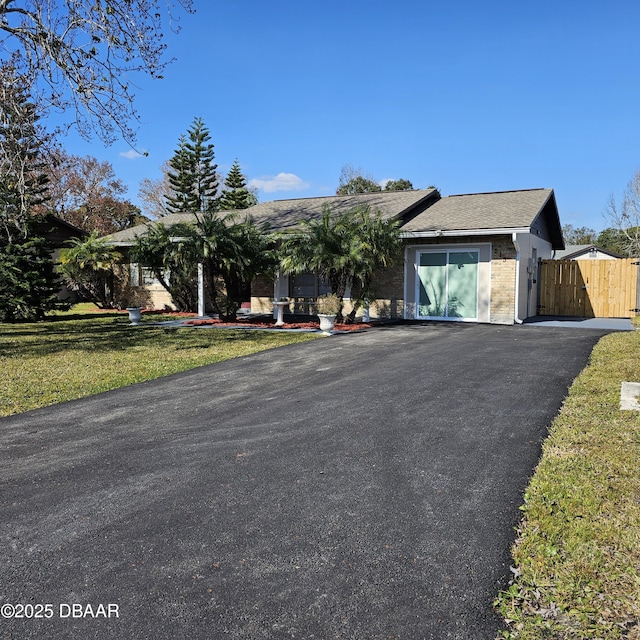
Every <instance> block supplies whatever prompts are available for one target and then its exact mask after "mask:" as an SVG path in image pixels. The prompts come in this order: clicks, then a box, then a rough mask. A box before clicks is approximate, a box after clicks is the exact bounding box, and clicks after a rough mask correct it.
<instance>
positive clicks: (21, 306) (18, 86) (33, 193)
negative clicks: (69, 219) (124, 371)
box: [0, 66, 63, 320]
mask: <svg viewBox="0 0 640 640" xmlns="http://www.w3.org/2000/svg"><path fill="white" fill-rule="evenodd" d="M0 77H1V80H2V82H1V84H0V86H1V89H0V320H33V319H39V318H42V317H43V316H44V314H45V313H46V312H47V311H49V310H51V309H55V308H59V307H60V306H62V304H63V303H62V302H61V301H60V300H59V299H58V297H57V294H58V291H59V290H60V283H59V280H58V277H57V275H56V273H55V270H54V264H53V258H52V253H51V248H50V247H48V246H47V243H46V241H45V239H44V238H43V237H41V236H39V235H38V234H37V233H36V222H37V219H36V218H35V217H34V211H33V209H34V207H36V206H38V205H41V204H42V203H43V202H45V201H46V192H47V181H48V180H47V177H46V176H45V175H44V173H43V171H42V168H43V163H42V160H41V149H42V146H43V144H44V141H45V137H44V136H43V134H42V131H41V129H40V128H39V127H38V125H37V122H38V115H37V113H36V109H35V106H34V105H33V103H32V102H30V99H29V93H28V90H27V88H26V87H25V85H24V84H23V83H22V82H21V80H20V78H19V77H17V76H16V75H15V73H14V72H13V70H12V69H11V68H10V67H7V66H5V67H3V68H2V69H0Z"/></svg>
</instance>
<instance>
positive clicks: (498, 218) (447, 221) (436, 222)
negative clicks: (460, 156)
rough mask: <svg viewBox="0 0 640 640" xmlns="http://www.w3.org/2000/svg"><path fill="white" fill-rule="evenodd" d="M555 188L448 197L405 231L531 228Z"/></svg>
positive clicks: (407, 224) (419, 216)
mask: <svg viewBox="0 0 640 640" xmlns="http://www.w3.org/2000/svg"><path fill="white" fill-rule="evenodd" d="M552 193H553V190H552V189H532V190H528V191H503V192H496V193H474V194H469V195H460V196H447V197H446V198H442V199H440V200H438V201H437V202H435V203H434V204H433V205H431V206H430V207H429V208H428V209H427V210H426V211H424V212H422V213H421V214H419V215H417V216H416V217H415V218H413V219H412V220H410V221H409V222H407V223H406V224H405V225H403V226H402V231H403V232H413V233H419V232H425V231H457V230H461V231H470V230H481V229H505V228H508V229H515V228H524V227H530V226H531V225H532V223H533V221H534V220H535V219H536V217H537V216H538V214H539V213H540V212H541V211H542V209H543V207H544V205H545V204H546V202H547V200H548V199H549V198H550V196H551V194H552Z"/></svg>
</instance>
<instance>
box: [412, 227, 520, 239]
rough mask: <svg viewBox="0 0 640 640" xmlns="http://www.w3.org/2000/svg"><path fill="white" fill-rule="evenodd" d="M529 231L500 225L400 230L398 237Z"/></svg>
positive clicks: (480, 234)
mask: <svg viewBox="0 0 640 640" xmlns="http://www.w3.org/2000/svg"><path fill="white" fill-rule="evenodd" d="M514 233H531V229H530V228H529V227H500V228H497V229H433V230H430V231H401V232H400V237H401V238H405V239H411V238H453V237H459V236H495V235H513V234H514Z"/></svg>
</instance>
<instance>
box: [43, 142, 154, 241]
mask: <svg viewBox="0 0 640 640" xmlns="http://www.w3.org/2000/svg"><path fill="white" fill-rule="evenodd" d="M47 160H48V162H47V166H46V169H45V171H46V174H47V176H48V177H49V184H50V189H49V194H50V201H49V203H48V206H49V207H50V208H51V209H53V211H55V214H56V215H57V216H58V217H59V218H61V219H62V220H64V221H65V222H68V223H69V224H72V225H74V226H75V227H78V228H80V229H84V230H85V231H88V232H91V231H97V232H98V233H99V234H100V235H106V234H108V233H114V232H115V231H121V230H122V229H126V228H127V227H130V226H133V225H136V224H139V223H140V222H143V221H144V220H146V218H144V217H143V216H142V215H141V214H140V210H139V209H138V207H136V206H135V205H133V204H131V202H129V201H128V200H125V199H124V198H123V195H124V194H125V193H126V191H127V189H126V187H125V186H124V184H123V183H122V181H121V180H119V179H118V178H116V175H115V171H114V170H113V166H112V165H111V164H110V163H109V162H104V161H100V160H98V159H97V158H94V157H92V156H84V157H82V156H76V155H72V154H67V153H66V152H65V151H63V150H62V149H55V150H54V151H52V152H50V153H49V155H48V157H47Z"/></svg>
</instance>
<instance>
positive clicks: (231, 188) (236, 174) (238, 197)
mask: <svg viewBox="0 0 640 640" xmlns="http://www.w3.org/2000/svg"><path fill="white" fill-rule="evenodd" d="M224 186H225V188H224V190H223V191H222V195H221V196H220V209H222V210H223V211H232V210H238V209H248V208H249V207H251V206H253V205H254V204H258V198H256V196H255V195H254V194H253V193H251V191H249V189H247V179H246V178H245V177H244V175H243V174H242V171H240V164H239V162H238V160H237V158H236V160H235V161H234V163H233V166H232V167H231V170H230V171H229V173H228V174H227V177H226V178H225V180H224Z"/></svg>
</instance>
